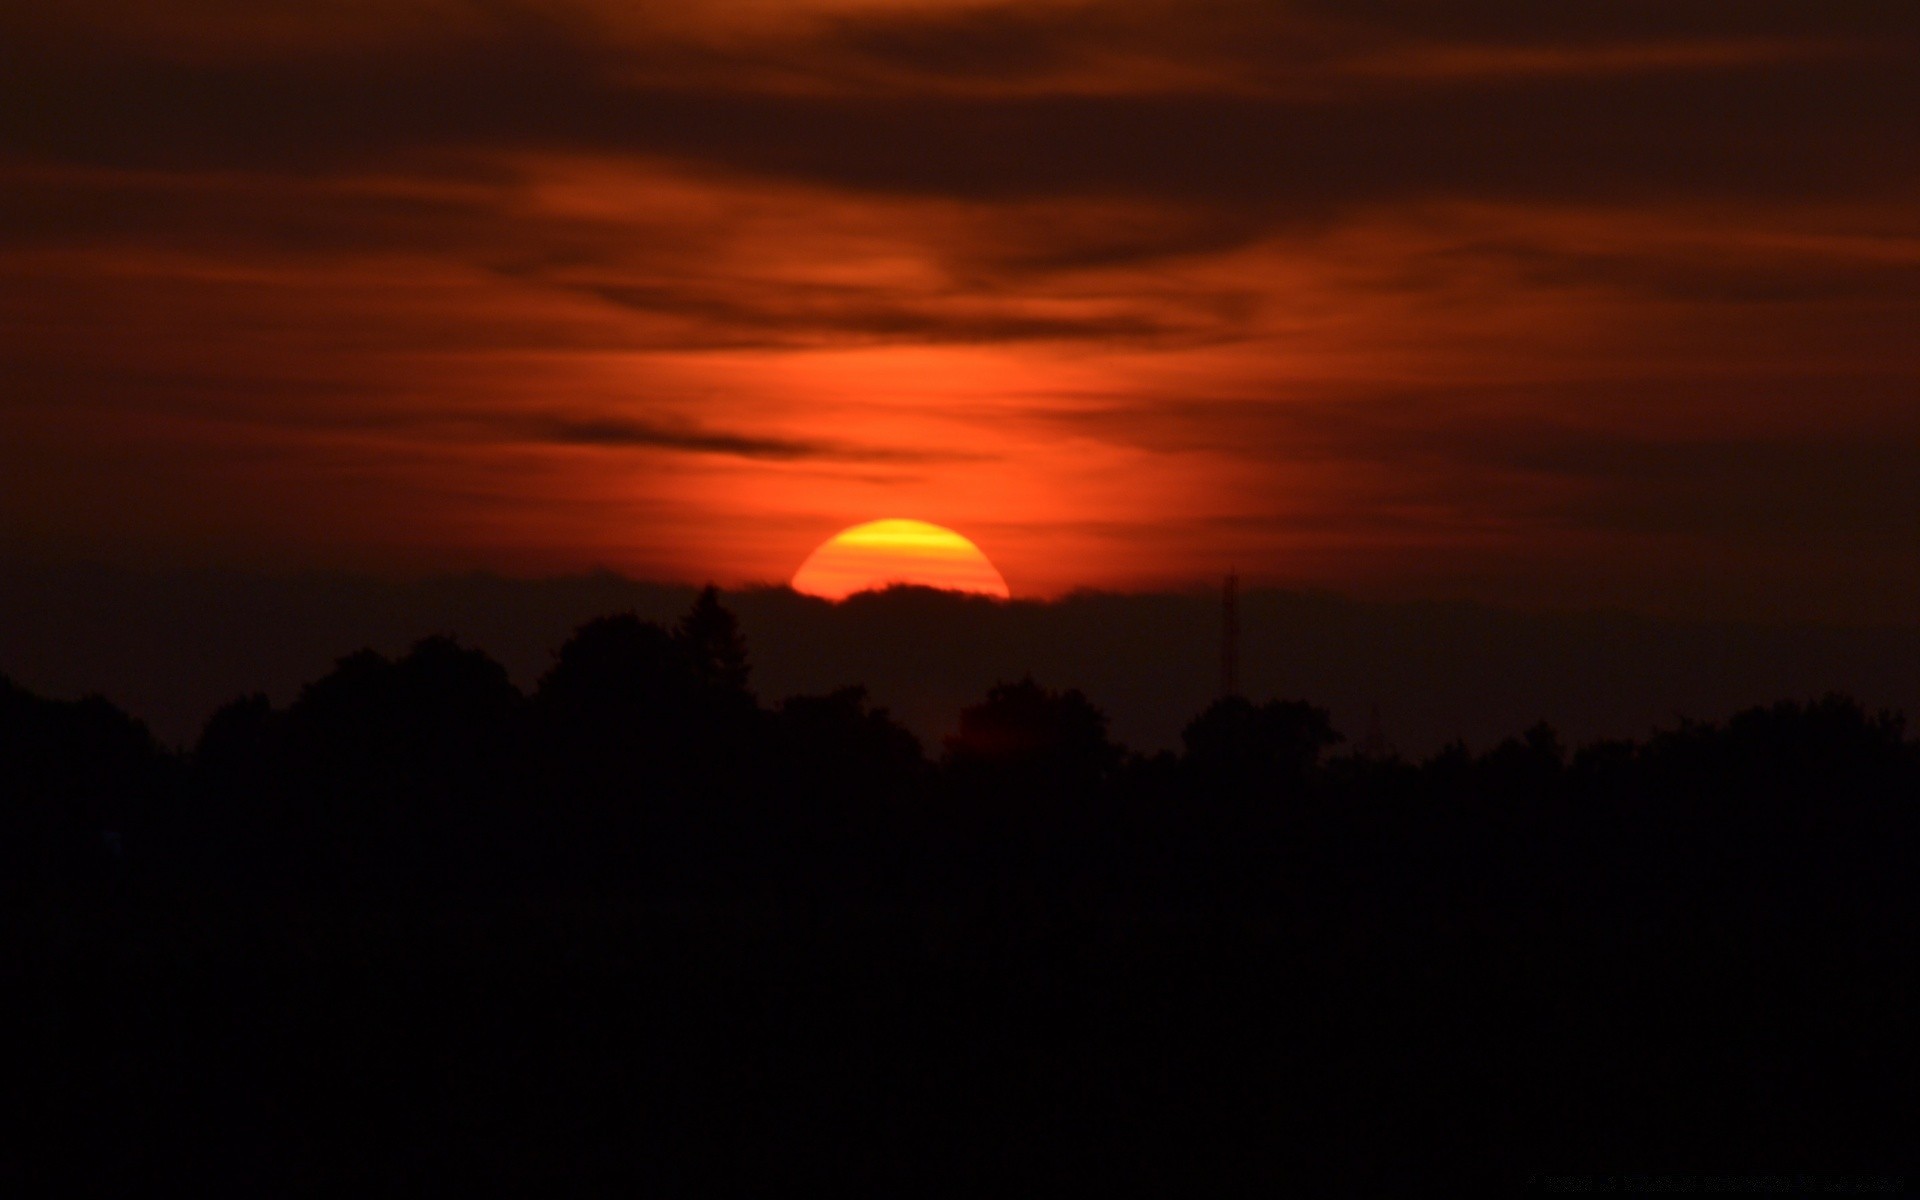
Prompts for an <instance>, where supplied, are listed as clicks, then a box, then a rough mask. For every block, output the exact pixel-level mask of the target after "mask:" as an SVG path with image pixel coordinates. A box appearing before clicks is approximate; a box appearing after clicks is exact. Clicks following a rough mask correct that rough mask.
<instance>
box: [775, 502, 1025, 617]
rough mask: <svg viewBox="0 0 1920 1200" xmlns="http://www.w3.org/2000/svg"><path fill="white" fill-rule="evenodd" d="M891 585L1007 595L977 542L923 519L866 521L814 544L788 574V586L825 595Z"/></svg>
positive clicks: (840, 596)
mask: <svg viewBox="0 0 1920 1200" xmlns="http://www.w3.org/2000/svg"><path fill="white" fill-rule="evenodd" d="M894 584H909V585H913V586H916V587H930V588H944V589H946V590H948V591H954V592H975V593H978V594H980V595H984V596H997V597H999V598H1000V599H1002V600H1005V599H1007V598H1008V597H1009V596H1010V595H1011V593H1009V592H1008V591H1007V581H1006V580H1004V579H1002V578H1001V577H1000V572H998V571H996V570H994V567H993V564H992V563H991V562H988V561H987V556H986V555H984V554H982V553H980V547H978V546H976V545H974V544H973V543H972V542H970V541H968V540H967V539H966V538H964V537H961V536H960V535H959V534H957V533H955V532H954V531H953V530H951V529H947V528H944V527H942V526H939V525H930V524H928V523H927V522H925V521H903V520H886V521H869V522H867V523H866V524H865V525H855V526H854V527H853V528H851V529H843V530H841V531H840V532H839V533H836V534H834V535H833V536H832V537H830V538H828V539H827V540H826V541H825V542H822V543H821V544H820V547H819V549H817V550H815V551H814V552H813V553H812V554H810V555H808V556H807V561H806V562H803V563H801V564H800V569H799V570H798V571H795V572H794V574H793V583H792V587H793V590H794V591H796V592H803V593H805V594H807V595H809V596H820V597H824V598H825V599H828V600H844V599H846V598H847V597H848V596H851V595H853V594H854V593H855V592H865V591H872V590H874V589H877V588H884V587H890V586H892V585H894Z"/></svg>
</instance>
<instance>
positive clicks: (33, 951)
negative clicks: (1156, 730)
mask: <svg viewBox="0 0 1920 1200" xmlns="http://www.w3.org/2000/svg"><path fill="white" fill-rule="evenodd" d="M746 678H747V677H746V663H745V659H744V655H743V652H742V648H741V647H740V646H739V644H738V639H737V637H735V636H734V633H733V627H732V625H731V623H730V621H729V620H728V618H727V614H726V613H725V612H724V610H721V609H719V608H718V607H717V606H716V605H714V604H713V603H712V602H711V598H709V599H708V601H707V602H704V603H703V604H702V605H701V606H697V607H696V608H695V610H694V611H693V612H691V613H690V614H689V615H688V617H687V618H686V619H685V620H684V621H683V622H682V623H681V624H680V625H679V626H678V627H676V628H675V629H673V630H671V631H669V630H665V629H661V628H658V627H655V626H650V625H647V624H645V623H643V622H639V621H637V620H633V619H630V618H629V619H622V618H610V619H607V620H604V621H600V622H596V623H594V624H592V625H589V626H587V627H584V628H583V629H582V630H581V631H580V633H579V634H578V635H576V637H575V639H574V640H573V641H572V642H570V643H569V644H568V646H567V647H566V648H565V649H564V650H563V651H562V652H561V654H560V655H559V657H558V659H557V660H556V662H555V665H554V668H553V670H552V671H551V672H550V673H549V674H548V675H547V676H546V678H545V679H544V680H543V681H542V683H541V685H540V687H539V689H538V690H537V691H536V692H535V693H534V694H533V695H531V696H524V695H522V694H521V693H520V692H518V691H517V690H515V689H514V688H513V686H512V685H511V684H510V683H509V682H508V680H507V677H506V675H505V673H504V672H502V671H501V670H500V669H499V668H498V667H497V666H495V665H494V664H493V663H492V662H491V661H490V660H488V659H487V658H486V657H485V656H484V655H482V654H480V653H479V652H477V651H473V650H469V649H464V648H461V647H459V646H456V645H454V644H452V643H449V642H445V641H436V640H430V641H428V642H424V643H422V644H421V645H420V646H419V647H417V648H416V649H415V650H414V651H413V652H412V653H411V654H409V655H408V656H406V657H404V658H402V659H399V660H387V659H384V658H380V657H378V656H374V655H359V656H355V657H353V658H349V659H346V660H343V661H342V663H341V665H340V667H339V668H338V669H337V670H336V671H335V672H334V673H333V674H332V675H330V676H328V677H327V678H325V679H322V680H319V681H317V682H315V683H314V684H312V685H311V686H309V687H308V688H307V689H306V690H305V692H303V694H302V695H301V697H300V698H299V699H298V700H297V701H295V702H294V703H293V704H292V705H290V706H289V707H287V708H285V709H275V708H273V707H271V706H269V705H268V704H267V703H266V702H265V701H264V700H260V699H248V700H242V701H238V702H236V703H235V704H233V705H231V706H229V707H228V708H226V709H224V710H222V711H221V713H219V714H217V715H216V716H215V717H214V719H213V720H212V721H211V722H210V723H209V725H208V727H207V730H206V733H205V734H204V736H203V737H202V739H201V741H200V743H199V745H198V746H197V747H196V748H195V749H194V750H193V751H192V753H190V754H187V755H184V756H173V755H169V754H166V753H163V752H161V751H160V750H158V749H156V748H155V747H154V746H153V745H152V743H151V741H150V740H149V739H147V738H146V736H145V733H144V730H142V729H141V728H140V727H139V726H138V725H137V724H135V723H134V722H132V721H131V720H129V719H128V718H126V717H124V716H123V715H121V714H119V713H118V712H117V711H115V710H113V709H112V708H111V707H110V706H107V705H106V704H104V703H103V702H97V701H93V702H82V703H79V704H60V703H54V702H51V701H46V700H43V699H40V698H38V697H35V696H32V695H29V694H27V693H25V692H22V691H20V690H18V689H15V688H12V687H10V686H6V685H0V771H3V772H4V774H3V775H0V788H3V789H4V792H3V793H0V797H3V798H4V818H0V819H3V820H4V822H5V830H4V832H5V842H4V850H3V851H0V853H4V855H5V858H6V861H5V867H6V873H7V875H6V877H7V881H8V883H7V886H8V888H9V891H10V892H11V893H12V894H11V896H10V910H11V911H12V912H13V913H14V918H13V922H12V923H13V924H14V926H15V934H14V936H13V937H11V938H10V946H11V949H10V950H9V957H10V958H11V960H12V962H11V970H10V972H9V974H10V975H11V976H12V979H13V982H12V983H11V984H10V991H12V992H13V994H14V997H15V998H16V999H17V1000H19V1001H22V1002H23V1007H22V1010H21V1011H22V1013H23V1016H22V1017H20V1018H17V1022H16V1024H15V1025H14V1027H13V1028H14V1036H13V1037H12V1038H11V1039H9V1040H10V1041H12V1042H13V1043H14V1046H13V1050H14V1052H15V1053H14V1057H15V1065H14V1067H13V1068H11V1069H10V1070H9V1071H8V1073H7V1074H8V1080H9V1088H10V1090H12V1091H13V1092H14V1093H15V1094H16V1095H15V1098H16V1099H17V1100H19V1101H21V1102H23V1105H24V1108H25V1110H26V1112H27V1113H28V1114H29V1116H28V1119H27V1120H26V1121H25V1122H24V1123H21V1124H17V1125H15V1127H14V1129H13V1130H12V1132H11V1134H10V1137H9V1139H8V1140H9V1141H10V1142H11V1143H12V1149H11V1151H10V1152H9V1154H8V1156H7V1157H8V1159H9V1160H10V1162H11V1164H12V1167H11V1169H12V1170H14V1171H17V1172H21V1173H24V1174H25V1175H27V1176H30V1177H33V1178H34V1180H35V1181H36V1182H39V1183H41V1184H64V1185H66V1186H68V1187H75V1188H77V1187H80V1186H83V1185H92V1184H98V1183H102V1182H115V1183H120V1184H125V1185H137V1186H143V1187H144V1186H152V1185H153V1184H154V1183H155V1182H156V1181H159V1180H162V1179H167V1178H173V1179H182V1180H188V1181H195V1182H198V1183H199V1184H201V1185H202V1186H206V1187H210V1188H213V1189H216V1190H229V1191H230V1190H245V1191H247V1192H249V1193H257V1194H290V1193H293V1194H297V1193H303V1192H304V1193H313V1194H335V1193H337V1192H339V1191H341V1190H342V1189H344V1188H347V1187H376V1188H380V1189H382V1190H385V1189H387V1188H393V1187H405V1188H408V1189H421V1190H425V1189H429V1188H444V1187H473V1186H488V1187H499V1186H503V1185H505V1186H520V1187H523V1188H525V1189H526V1190H529V1191H531V1190H533V1189H534V1188H551V1187H554V1186H566V1185H583V1184H595V1183H598V1184H634V1185H641V1186H646V1187H649V1188H667V1189H676V1190H686V1191H694V1190H710V1189H712V1188H714V1187H716V1186H719V1185H721V1184H724V1183H738V1182H759V1183H766V1184H778V1185H783V1186H786V1185H792V1184H795V1183H798V1182H801V1181H804V1180H808V1179H824V1180H832V1181H837V1182H839V1183H842V1184H848V1185H856V1186H858V1185H867V1186H868V1187H869V1188H872V1187H875V1186H881V1185H895V1184H919V1185H927V1184H931V1185H945V1186H960V1187H967V1188H969V1189H970V1190H980V1189H982V1188H985V1187H987V1186H991V1185H996V1184H1002V1185H1003V1184H1009V1183H1012V1184H1018V1185H1021V1186H1022V1188H1023V1190H1024V1189H1027V1188H1035V1187H1063V1186H1066V1187H1072V1188H1074V1189H1076V1190H1079V1189H1088V1188H1093V1187H1099V1186H1112V1187H1128V1188H1138V1187H1141V1186H1143V1185H1148V1186H1157V1187H1167V1188H1174V1187H1178V1188H1183V1189H1191V1188H1193V1187H1195V1186H1197V1185H1207V1184H1217V1183H1223V1182H1232V1183H1254V1184H1259V1183H1323V1184H1324V1183H1336V1184H1346V1185H1353V1186H1359V1185H1362V1184H1366V1183H1370V1182H1399V1183H1406V1182H1417V1183H1422V1184H1427V1185H1436V1186H1437V1185H1444V1184H1447V1183H1454V1182H1468V1181H1489V1182H1493V1183H1499V1184H1506V1185H1509V1186H1519V1185H1521V1184H1522V1183H1524V1182H1525V1181H1526V1179H1527V1177H1528V1176H1529V1175H1532V1174H1535V1173H1539V1172H1555V1173H1568V1172H1585V1171H1591V1172H1600V1173H1621V1174H1624V1173H1631V1172H1640V1171H1700V1172H1753V1171H1778V1172H1787V1173H1790V1172H1796V1171H1821V1172H1835V1171H1855V1172H1866V1171H1882V1172H1897V1171H1899V1170H1901V1169H1902V1168H1903V1167H1904V1166H1905V1165H1906V1164H1907V1163H1908V1162H1910V1161H1911V1158H1912V1152H1913V1149H1914V1135H1913V1126H1914V1122H1913V1120H1912V1115H1913V1112H1914V1110H1915V1096H1914V1091H1913V1089H1914V1083H1913V1080H1914V1079H1915V1078H1916V1077H1920V1073H1917V1072H1916V1069H1915V1068H1916V1067H1917V1066H1920V1062H1916V1055H1915V1052H1914V1051H1913V1049H1912V1048H1911V1046H1910V1044H1909V1043H1910V1040H1911V1039H1910V1038H1909V1037H1908V1036H1907V1035H1908V1033H1909V1031H1910V1030H1909V1027H1910V1025H1911V1023H1912V1013H1913V1011H1914V1007H1915V1006H1914V1000H1915V990H1914V983H1915V978H1914V967H1913V956H1912V947H1913V945H1914V944H1915V939H1914V934H1915V932H1916V930H1915V925H1916V921H1915V917H1916V914H1917V913H1920V906H1917V905H1916V900H1917V899H1920V896H1916V882H1915V875H1914V870H1913V866H1914V861H1915V859H1914V851H1915V848H1916V838H1915V834H1916V830H1917V829H1920V814H1917V813H1916V807H1915V805H1916V800H1920V752H1917V751H1916V746H1915V743H1913V742H1911V741H1908V740H1906V738H1905V737H1904V733H1903V730H1902V727H1901V725H1900V723H1899V722H1898V721H1897V720H1896V719H1893V718H1888V717H1880V716H1872V715H1869V714H1866V713H1863V712H1862V711H1860V710H1859V709H1858V708H1857V707H1855V706H1854V705H1852V704H1850V703H1849V702H1846V701H1844V700H1840V699H1828V700H1824V701H1819V702H1816V703H1812V704H1806V705H1800V704H1782V705H1777V706H1773V707H1770V708H1760V709H1754V710H1751V711H1748V712H1745V713H1742V714H1739V715H1737V716H1735V717H1733V718H1732V719H1730V720H1728V721H1726V722H1724V723H1721V724H1716V725H1685V726H1682V727H1679V728H1676V729H1671V730H1668V731H1665V732H1662V733H1659V734H1656V735H1654V736H1652V737H1651V738H1649V739H1648V740H1646V741H1644V742H1641V743H1612V744H1605V745H1599V746H1591V747H1585V748H1582V749H1581V750H1579V751H1578V752H1576V753H1572V754H1569V753H1567V752H1566V751H1565V749H1563V748H1562V747H1561V746H1560V744H1559V743H1558V740H1557V739H1556V738H1555V737H1554V735H1553V733H1552V731H1551V730H1548V729H1545V728H1538V729H1535V730H1532V731H1530V732H1528V733H1527V734H1525V735H1522V736H1519V737H1516V738H1515V739H1513V740H1511V741H1509V742H1507V743H1505V744H1502V745H1500V746H1498V747H1496V748H1494V749H1492V750H1490V751H1488V752H1486V753H1484V754H1480V755H1473V754H1469V753H1467V752H1466V751H1465V750H1463V749H1455V750H1452V751H1449V752H1446V753H1443V754H1441V755H1439V756H1437V757H1435V758H1433V759H1431V760H1429V761H1427V762H1424V763H1418V764H1409V763H1403V762H1400V761H1397V760H1395V759H1393V758H1391V757H1388V756H1384V755H1381V754H1377V753H1364V752H1354V751H1352V750H1351V749H1350V748H1349V747H1348V746H1347V745H1346V744H1344V743H1342V742H1340V741H1338V740H1337V737H1338V735H1337V734H1335V733H1334V731H1333V730H1332V729H1331V728H1330V727H1329V725H1328V724H1327V721H1326V717H1325V714H1324V713H1323V712H1321V711H1320V710H1317V709H1315V708H1313V707H1312V706H1310V705H1308V704H1305V703H1281V702H1272V703H1264V704H1254V703H1250V702H1247V701H1244V700H1238V699H1232V700H1226V701H1222V702H1220V703H1218V704H1216V705H1214V706H1213V707H1212V708H1210V709H1209V710H1208V711H1207V712H1206V713H1204V714H1201V715H1200V716H1199V717H1197V718H1196V719H1195V721H1194V722H1193V724H1192V725H1191V726H1190V727H1189V729H1188V732H1187V737H1186V739H1185V749H1184V752H1183V753H1182V754H1181V755H1179V756H1172V755H1162V756H1159V757H1156V758H1150V759H1148V758H1140V757H1137V756H1130V755H1128V754H1126V753H1125V752H1124V751H1123V750H1122V749H1120V748H1118V747H1116V746H1113V745H1112V744H1110V743H1109V742H1108V741H1107V739H1106V736H1105V731H1104V725H1103V723H1102V721H1101V718H1100V714H1099V713H1098V712H1096V711H1095V710H1094V709H1093V708H1092V706H1090V705H1088V704H1087V703H1086V702H1085V701H1084V700H1083V699H1081V698H1080V697H1079V696H1078V694H1076V693H1072V692H1068V693H1058V692H1053V691H1050V690H1048V689H1046V688H1044V687H1040V686H1037V685H1033V684H1030V683H1016V684H1009V685H1007V686H1005V687H1002V688H998V689H995V690H994V692H993V693H992V694H990V695H989V696H987V697H985V698H983V700H982V702H981V703H980V704H979V705H977V706H975V707H974V708H971V709H969V710H967V712H966V713H964V714H962V716H961V720H960V727H959V728H960V731H959V733H958V734H957V735H956V736H955V738H953V739H952V740H951V741H950V742H949V744H948V745H946V746H945V747H943V748H942V750H941V751H940V752H939V753H938V754H937V755H934V756H932V757H929V756H927V755H925V754H923V753H922V750H921V747H920V746H919V745H918V744H917V743H915V742H914V741H913V739H912V738H911V737H910V736H909V735H907V734H906V733H905V732H904V731H903V730H901V729H900V728H899V727H898V726H897V725H895V724H893V723H892V722H891V721H890V720H889V719H888V718H887V717H886V716H885V715H884V714H882V713H878V712H875V711H873V710H872V709H871V708H869V707H868V706H867V705H866V703H865V701H864V699H863V698H862V697H861V696H860V695H859V694H858V693H857V692H853V691H849V692H844V693H838V694H835V695H832V696H825V697H811V698H806V697H803V698H794V699H790V700H787V701H785V702H783V703H782V704H779V705H776V706H771V707H769V706H765V705H762V704H761V703H759V702H757V701H756V700H754V699H753V698H752V696H751V694H750V693H749V692H747V691H746V689H745V684H746Z"/></svg>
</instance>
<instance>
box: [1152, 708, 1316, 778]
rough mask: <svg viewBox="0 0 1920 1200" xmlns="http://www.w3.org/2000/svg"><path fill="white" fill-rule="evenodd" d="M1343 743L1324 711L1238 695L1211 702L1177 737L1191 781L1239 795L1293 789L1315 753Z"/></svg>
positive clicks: (1310, 768) (1311, 764)
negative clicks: (1180, 743) (1253, 701)
mask: <svg viewBox="0 0 1920 1200" xmlns="http://www.w3.org/2000/svg"><path fill="white" fill-rule="evenodd" d="M1345 740H1346V739H1345V738H1343V737H1342V736H1341V735H1340V734H1339V733H1337V732H1335V730H1334V728H1333V721H1332V718H1331V716H1329V714H1328V713H1327V711H1326V710H1325V709H1322V708H1315V707H1314V706H1313V705H1311V704H1307V703H1305V702H1303V701H1286V700H1269V701H1267V702H1266V703H1265V704H1260V705H1255V704H1253V703H1252V702H1251V701H1249V700H1247V699H1245V698H1243V697H1240V696H1222V697H1221V698H1220V699H1218V700H1215V701H1214V702H1213V703H1212V704H1211V705H1209V706H1208V708H1207V710H1206V711H1205V712H1203V713H1201V714H1200V715H1199V716H1198V717H1196V718H1194V720H1193V721H1192V723H1191V724H1189V725H1188V726H1187V728H1186V730H1185V732H1184V733H1182V734H1181V741H1182V742H1183V743H1184V744H1185V746H1186V752H1187V753H1186V763H1187V766H1188V768H1189V769H1190V770H1191V772H1192V774H1193V777H1194V779H1195V781H1196V783H1197V784H1198V785H1199V786H1201V787H1203V788H1208V789H1217V790H1219V791H1222V792H1225V793H1229V794H1234V795H1242V796H1246V795H1265V796H1272V795H1275V794H1277V793H1278V792H1280V791H1282V790H1294V789H1298V788H1299V787H1300V786H1301V785H1302V784H1303V783H1304V782H1305V781H1306V779H1307V777H1308V775H1309V773H1310V772H1312V771H1313V769H1314V768H1315V767H1316V766H1318V765H1319V762H1320V756H1321V754H1322V753H1323V752H1325V751H1326V750H1328V749H1329V748H1331V747H1333V746H1336V745H1338V744H1339V743H1341V742H1343V741H1345Z"/></svg>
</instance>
